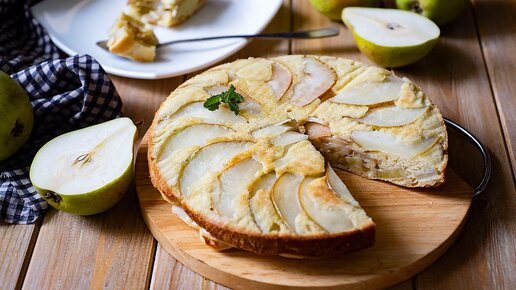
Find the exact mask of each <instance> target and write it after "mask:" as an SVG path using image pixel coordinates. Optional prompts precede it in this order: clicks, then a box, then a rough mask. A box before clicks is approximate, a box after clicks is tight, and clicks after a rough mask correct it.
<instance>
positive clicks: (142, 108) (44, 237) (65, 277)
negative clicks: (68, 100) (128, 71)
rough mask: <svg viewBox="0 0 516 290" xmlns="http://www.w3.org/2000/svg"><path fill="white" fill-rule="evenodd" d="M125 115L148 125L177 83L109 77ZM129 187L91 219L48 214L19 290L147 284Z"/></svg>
mask: <svg viewBox="0 0 516 290" xmlns="http://www.w3.org/2000/svg"><path fill="white" fill-rule="evenodd" d="M112 79H113V81H114V83H115V86H116V87H117V90H118V92H119V93H120V95H121V96H122V99H123V101H124V107H123V111H124V113H125V115H126V116H128V117H130V118H131V119H133V121H138V120H140V119H143V120H144V121H145V124H144V125H142V126H140V128H139V133H140V138H141V137H142V136H143V134H144V133H145V131H146V129H147V128H148V126H149V125H150V122H151V120H152V118H153V115H154V112H155V111H156V109H157V107H158V105H159V104H160V103H161V102H162V101H163V100H164V99H165V98H166V96H167V95H168V94H169V92H170V91H171V90H172V89H173V88H175V87H176V86H177V85H178V84H179V83H180V82H181V81H182V78H175V79H167V80H160V81H144V80H129V79H126V78H121V77H112ZM139 211H140V210H139V208H138V204H137V202H136V195H135V190H134V186H132V187H131V188H130V190H129V191H128V192H127V193H126V195H125V196H124V198H123V199H122V200H121V201H120V202H119V203H118V204H117V205H116V206H115V207H113V208H112V209H110V210H108V211H106V212H104V213H102V214H98V215H94V216H87V217H81V216H74V215H70V214H67V213H63V212H58V211H56V210H53V209H51V210H49V212H48V213H47V214H46V216H45V217H44V219H43V224H42V226H41V230H40V233H39V235H38V238H37V241H36V245H35V248H34V253H33V257H32V259H31V261H30V264H29V266H28V270H27V275H26V277H25V281H24V283H23V288H24V289H54V288H61V289H87V288H94V289H98V288H112V289H129V288H131V289H142V288H146V287H148V285H149V282H150V273H151V268H152V262H153V260H154V254H155V241H154V239H153V237H152V235H151V234H150V233H149V231H148V229H147V227H146V226H145V223H144V222H143V220H142V218H141V215H140V214H139Z"/></svg>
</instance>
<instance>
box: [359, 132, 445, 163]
mask: <svg viewBox="0 0 516 290" xmlns="http://www.w3.org/2000/svg"><path fill="white" fill-rule="evenodd" d="M351 138H352V139H353V141H355V142H356V143H357V144H358V145H360V146H361V147H362V148H364V149H365V150H371V151H380V152H385V153H389V154H393V155H396V156H399V157H401V158H406V159H410V158H413V157H414V156H416V155H419V154H422V153H424V152H426V151H427V150H428V149H430V148H431V147H432V146H433V145H434V144H435V143H436V142H437V140H438V137H433V138H427V139H422V140H419V141H418V142H414V143H409V142H406V141H404V140H402V139H400V138H398V137H397V136H396V135H394V134H391V133H388V132H383V131H354V132H352V133H351Z"/></svg>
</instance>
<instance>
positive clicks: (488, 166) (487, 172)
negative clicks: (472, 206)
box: [444, 118, 492, 197]
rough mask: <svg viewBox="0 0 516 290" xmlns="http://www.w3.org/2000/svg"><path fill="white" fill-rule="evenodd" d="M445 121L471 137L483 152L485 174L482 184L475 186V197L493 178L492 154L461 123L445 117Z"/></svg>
mask: <svg viewBox="0 0 516 290" xmlns="http://www.w3.org/2000/svg"><path fill="white" fill-rule="evenodd" d="M444 123H446V125H447V126H450V127H452V128H453V129H455V130H457V131H458V132H460V133H462V135H464V136H466V137H467V138H469V140H470V141H471V142H473V144H474V145H475V147H477V149H478V151H480V153H481V154H482V158H483V159H484V174H483V175H482V180H481V181H480V184H479V185H478V186H477V187H475V191H474V192H473V197H475V196H478V195H480V194H482V193H483V192H484V190H485V189H486V187H487V184H488V183H489V179H491V172H492V164H491V154H489V151H487V148H486V147H485V146H484V145H483V144H482V143H480V141H479V140H478V139H477V138H476V137H475V136H474V135H473V134H471V133H470V132H469V131H468V130H466V129H465V128H464V127H462V126H460V125H459V124H457V123H455V122H453V121H452V120H450V119H448V118H444Z"/></svg>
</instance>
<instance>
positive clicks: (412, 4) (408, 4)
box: [396, 0, 469, 25]
mask: <svg viewBox="0 0 516 290" xmlns="http://www.w3.org/2000/svg"><path fill="white" fill-rule="evenodd" d="M468 3H469V1H468V0H396V7H397V8H398V9H403V10H408V11H412V12H416V13H418V14H421V15H423V16H425V17H427V18H429V19H431V20H432V21H433V22H435V24H437V25H443V24H446V23H448V22H450V21H452V20H453V19H454V18H455V17H457V15H459V13H461V12H462V11H463V10H464V8H466V6H467V4H468Z"/></svg>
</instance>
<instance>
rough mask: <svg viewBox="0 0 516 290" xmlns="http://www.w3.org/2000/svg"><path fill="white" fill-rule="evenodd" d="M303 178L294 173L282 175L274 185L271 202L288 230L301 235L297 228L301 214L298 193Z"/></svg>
mask: <svg viewBox="0 0 516 290" xmlns="http://www.w3.org/2000/svg"><path fill="white" fill-rule="evenodd" d="M302 180H303V177H302V176H300V175H297V174H293V173H284V174H282V175H281V176H280V177H279V178H278V179H277V180H276V182H275V183H274V186H273V187H272V191H271V200H272V203H273V204H274V207H275V208H276V211H277V212H278V214H279V215H280V216H281V218H282V220H283V221H284V222H285V224H286V225H287V226H288V228H289V229H290V230H291V231H293V232H295V233H299V230H298V229H297V228H296V218H297V216H298V215H299V213H300V212H301V207H300V205H299V201H298V199H297V191H298V188H299V185H300V183H301V181H302Z"/></svg>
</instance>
